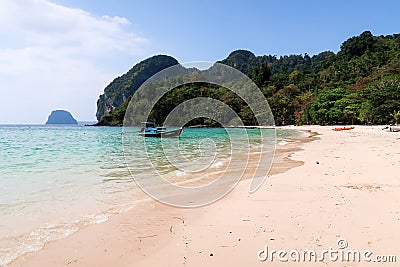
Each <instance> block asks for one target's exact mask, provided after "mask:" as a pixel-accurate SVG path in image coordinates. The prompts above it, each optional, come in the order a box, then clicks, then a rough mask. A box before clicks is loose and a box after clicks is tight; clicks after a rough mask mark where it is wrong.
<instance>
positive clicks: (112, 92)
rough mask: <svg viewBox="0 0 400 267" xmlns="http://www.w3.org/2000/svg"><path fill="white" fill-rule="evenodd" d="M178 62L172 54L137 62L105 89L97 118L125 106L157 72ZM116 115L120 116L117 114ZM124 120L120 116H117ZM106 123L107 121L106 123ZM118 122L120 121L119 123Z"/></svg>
mask: <svg viewBox="0 0 400 267" xmlns="http://www.w3.org/2000/svg"><path fill="white" fill-rule="evenodd" d="M176 64H178V61H177V60H176V59H174V58H173V57H170V56H165V55H157V56H153V57H151V58H148V59H146V60H143V61H142V62H140V63H138V64H136V65H135V66H134V67H133V68H132V69H130V70H129V71H128V72H127V73H126V74H124V75H122V76H121V77H117V78H116V79H114V81H112V82H111V83H110V84H109V85H108V86H107V87H106V88H105V89H104V94H102V95H100V97H99V99H98V100H97V112H96V117H97V120H98V121H100V120H101V119H102V117H103V116H105V115H107V114H109V113H110V112H112V111H114V110H115V109H117V108H123V106H125V108H126V104H125V105H124V103H125V102H126V101H127V100H128V99H129V98H130V97H131V96H132V94H133V93H134V92H135V91H136V89H138V88H139V87H140V86H141V85H142V83H144V82H145V81H146V80H147V79H148V78H150V77H151V76H153V75H154V74H156V73H157V72H159V71H161V70H163V69H166V68H168V67H171V66H174V65H176ZM115 116H118V115H117V114H115ZM122 118H123V116H122ZM115 119H116V120H118V121H122V120H120V119H119V118H115ZM105 124H106V123H105ZM117 124H118V123H117Z"/></svg>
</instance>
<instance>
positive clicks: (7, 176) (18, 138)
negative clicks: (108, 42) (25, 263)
mask: <svg viewBox="0 0 400 267" xmlns="http://www.w3.org/2000/svg"><path fill="white" fill-rule="evenodd" d="M258 131H259V130H257V129H254V130H247V133H248V136H249V138H250V140H251V141H250V145H251V146H257V145H259V143H257V136H259V135H258V133H259V132H258ZM263 131H273V132H275V131H274V130H263ZM271 134H272V132H271ZM294 134H295V132H291V131H278V132H277V136H278V141H279V140H284V139H286V138H290V137H291V136H293V135H294ZM133 138H134V140H136V138H137V141H138V142H143V137H140V136H137V137H136V135H135V136H134V137H133ZM180 140H181V141H180V143H179V151H180V155H182V156H183V157H184V158H185V159H187V160H189V161H192V162H201V160H202V157H203V156H204V151H206V152H207V151H212V152H213V153H214V154H215V152H216V154H217V155H218V156H217V158H216V159H215V160H214V161H212V162H210V164H214V165H213V166H215V168H214V169H216V170H218V168H222V167H223V165H224V164H225V161H224V159H228V158H229V151H230V144H229V138H227V135H226V132H225V131H224V130H223V129H206V128H203V129H185V132H184V137H183V138H181V139H180ZM201 140H203V141H201ZM204 140H212V142H211V144H212V147H208V145H209V144H210V142H204ZM175 141H176V140H175ZM171 142H172V141H171ZM133 144H134V143H133ZM146 145H147V146H148V147H149V148H151V149H149V151H150V152H151V153H150V154H149V155H147V154H146V155H145V154H144V153H143V151H141V150H138V149H135V146H134V145H133V147H132V149H130V150H129V160H128V161H131V163H130V167H132V164H134V167H135V171H136V172H142V173H146V171H147V170H146V169H145V168H144V169H140V166H142V165H141V161H144V160H147V157H152V160H153V162H154V164H155V165H157V168H158V169H159V170H161V173H162V174H163V175H168V174H170V173H173V174H174V176H176V177H177V179H182V177H181V175H179V172H178V173H177V172H176V171H177V169H178V170H179V168H180V166H172V167H171V166H169V165H168V162H166V161H165V159H163V157H162V156H161V155H162V153H161V152H160V151H162V149H164V150H170V151H172V152H173V151H174V150H177V146H176V145H175V144H172V143H171V144H170V145H169V144H168V142H167V143H166V145H164V146H162V145H160V139H154V140H151V142H150V143H148V144H146ZM199 147H200V148H201V147H203V148H204V149H199ZM123 149H124V146H123V143H122V129H121V128H117V127H115V128H114V127H82V126H76V127H75V126H74V127H65V126H20V125H19V126H12V125H11V126H4V125H3V126H0V159H1V160H0V266H1V265H5V264H7V263H9V262H10V261H12V260H13V259H15V258H16V257H18V256H20V255H23V254H25V253H28V252H31V251H36V250H39V249H41V248H42V247H43V246H44V244H45V243H46V242H49V241H52V240H56V239H59V238H63V237H66V236H68V235H70V234H72V233H74V232H76V231H78V230H79V229H81V228H82V227H85V226H87V225H90V224H95V223H101V222H104V221H106V220H107V219H108V217H109V216H110V215H112V214H113V213H117V212H120V211H121V210H124V209H126V208H130V207H132V206H134V203H135V201H137V200H138V199H137V198H136V196H135V192H138V189H137V186H136V184H135V182H134V180H133V179H132V176H131V175H130V172H129V170H128V168H127V165H126V161H125V158H124V154H123ZM239 149H243V151H245V150H246V149H247V143H244V145H243V148H239ZM193 166H196V164H192V167H193ZM189 178H190V177H189Z"/></svg>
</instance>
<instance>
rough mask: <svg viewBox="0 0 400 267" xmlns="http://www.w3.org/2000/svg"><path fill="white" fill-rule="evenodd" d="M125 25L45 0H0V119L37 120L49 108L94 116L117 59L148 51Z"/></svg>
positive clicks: (81, 116)
mask: <svg viewBox="0 0 400 267" xmlns="http://www.w3.org/2000/svg"><path fill="white" fill-rule="evenodd" d="M130 25H131V22H130V21H129V20H128V19H127V18H124V17H118V16H115V17H110V16H103V17H95V16H93V15H91V14H90V13H88V12H85V11H83V10H80V9H74V8H69V7H64V6H61V5H57V4H54V3H51V2H50V1H47V0H17V1H16V0H1V1H0V93H1V95H2V99H3V101H1V102H2V104H1V105H2V110H3V112H0V123H12V122H19V123H41V122H43V120H45V119H46V116H47V115H48V114H49V113H50V111H51V110H52V109H55V108H65V109H69V110H70V111H72V112H74V113H75V115H76V116H77V118H78V119H87V118H88V116H89V114H90V118H94V113H95V104H96V103H95V102H96V99H97V97H98V95H99V93H101V92H102V90H103V89H104V87H105V85H107V84H108V83H109V82H110V81H111V79H112V78H113V77H114V76H115V72H116V69H115V66H114V65H115V63H116V62H118V59H120V58H123V60H127V58H128V59H132V60H134V59H135V60H137V59H138V58H141V57H143V55H145V54H147V53H148V51H146V49H145V47H146V45H147V44H148V40H147V39H145V38H143V37H142V36H141V35H139V34H137V33H135V32H133V31H132V30H131V29H130ZM133 63H134V62H131V63H130V64H133ZM113 66H114V67H113ZM126 70H127V69H126ZM118 71H121V70H120V68H119V69H118ZM122 71H125V69H124V70H122Z"/></svg>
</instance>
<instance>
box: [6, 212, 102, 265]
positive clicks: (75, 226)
mask: <svg viewBox="0 0 400 267" xmlns="http://www.w3.org/2000/svg"><path fill="white" fill-rule="evenodd" d="M108 219H109V215H107V214H104V213H101V214H92V215H88V216H83V217H81V218H79V219H77V220H74V221H72V222H70V223H62V224H50V225H46V226H43V227H40V228H38V229H35V230H33V231H32V232H31V233H29V234H28V235H27V236H21V237H18V238H16V240H17V241H18V243H19V246H17V247H16V248H15V249H11V248H7V249H6V250H5V249H3V248H0V266H5V265H7V264H10V263H11V262H12V261H14V260H16V259H17V258H18V257H20V256H23V255H25V254H28V253H32V252H36V251H39V250H41V249H42V248H43V247H44V246H45V244H46V243H48V242H51V241H55V240H59V239H62V238H66V237H68V236H70V235H72V234H74V233H76V232H77V231H79V230H80V229H82V228H84V227H87V226H89V225H93V224H100V223H104V222H106V221H108Z"/></svg>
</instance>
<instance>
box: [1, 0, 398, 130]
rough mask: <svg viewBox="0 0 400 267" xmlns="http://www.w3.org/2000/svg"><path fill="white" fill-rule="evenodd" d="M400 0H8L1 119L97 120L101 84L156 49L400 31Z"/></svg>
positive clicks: (286, 47) (178, 53)
mask: <svg viewBox="0 0 400 267" xmlns="http://www.w3.org/2000/svg"><path fill="white" fill-rule="evenodd" d="M398 10H400V3H399V2H398V1H390V0H389V1H381V2H378V1H374V2H372V1H371V2H368V1H209V0H206V1H188V0H187V1H183V0H182V1H153V0H149V1H133V0H130V1H128V0H119V1H116V0H103V1H92V0H90V1H89V0H2V1H1V2H0V25H1V26H0V38H1V40H0V90H1V92H2V95H3V97H4V98H5V99H6V100H5V101H4V100H3V101H2V102H3V112H1V113H0V123H43V122H45V121H46V119H47V116H48V114H50V111H51V110H53V109H67V110H69V111H71V112H72V114H73V115H74V116H75V117H76V118H77V119H78V120H94V118H95V116H94V115H95V110H96V100H97V98H98V95H99V94H100V93H102V91H103V89H104V87H105V86H106V85H107V84H108V83H109V82H111V81H112V79H113V78H115V77H116V76H118V75H121V74H123V73H125V72H126V71H128V70H129V68H131V67H132V66H133V65H134V64H136V63H137V62H139V61H140V60H142V59H145V58H147V57H149V56H151V55H155V54H168V55H172V56H174V57H175V58H176V59H178V60H179V61H180V62H182V63H183V62H190V61H216V60H221V59H223V58H225V57H226V56H227V55H228V54H229V53H230V52H232V51H233V50H236V49H247V50H250V51H252V52H253V53H255V54H256V55H264V54H272V55H278V56H280V55H289V54H304V53H308V54H310V55H314V54H317V53H319V52H322V51H326V50H331V51H334V52H336V51H338V50H339V47H340V44H341V43H342V42H343V41H344V40H346V39H347V38H349V37H351V36H354V35H359V34H360V33H361V32H363V31H365V30H370V31H371V32H372V33H373V34H374V35H386V34H393V33H399V32H400V27H399V26H400V16H398Z"/></svg>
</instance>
